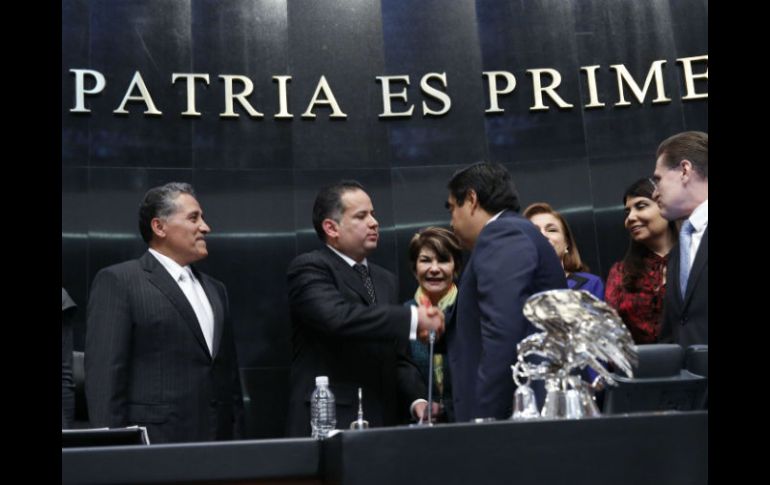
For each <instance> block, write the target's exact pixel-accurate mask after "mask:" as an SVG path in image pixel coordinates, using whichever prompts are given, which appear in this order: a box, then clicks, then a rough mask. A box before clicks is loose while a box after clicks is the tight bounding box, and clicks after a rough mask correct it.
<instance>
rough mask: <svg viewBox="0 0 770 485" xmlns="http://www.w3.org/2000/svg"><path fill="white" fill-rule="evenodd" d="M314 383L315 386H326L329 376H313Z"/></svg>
mask: <svg viewBox="0 0 770 485" xmlns="http://www.w3.org/2000/svg"><path fill="white" fill-rule="evenodd" d="M315 385H316V386H328V385H329V377H328V376H318V377H316V378H315Z"/></svg>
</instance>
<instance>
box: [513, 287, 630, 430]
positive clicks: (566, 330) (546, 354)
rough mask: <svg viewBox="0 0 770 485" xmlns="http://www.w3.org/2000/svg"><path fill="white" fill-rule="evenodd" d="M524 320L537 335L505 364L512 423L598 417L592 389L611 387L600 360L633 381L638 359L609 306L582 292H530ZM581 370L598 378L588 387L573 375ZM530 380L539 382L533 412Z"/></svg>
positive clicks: (526, 342) (628, 337)
mask: <svg viewBox="0 0 770 485" xmlns="http://www.w3.org/2000/svg"><path fill="white" fill-rule="evenodd" d="M524 316H525V317H526V318H527V319H528V320H529V321H530V322H532V324H533V325H534V326H535V327H537V328H538V329H539V330H541V332H538V333H535V334H532V335H530V336H529V337H526V338H525V339H524V340H522V341H521V342H519V345H518V347H517V352H518V359H517V362H516V364H515V365H513V366H511V367H512V370H513V379H514V382H515V383H516V385H517V386H518V387H517V389H516V392H515V394H514V410H513V415H512V416H511V418H512V419H532V418H538V417H546V418H583V417H591V416H598V415H600V414H601V413H600V412H599V408H598V407H597V405H596V401H595V399H594V394H593V392H594V390H595V389H598V388H600V386H603V385H604V383H606V384H609V385H616V381H615V380H614V379H613V378H612V374H611V373H610V372H609V371H608V370H607V369H606V368H605V367H604V365H602V362H608V363H611V364H612V365H613V366H615V368H617V369H618V370H620V371H622V372H623V373H624V374H626V375H627V376H629V377H633V366H634V365H636V364H637V359H638V358H637V354H636V347H635V346H634V341H633V339H632V337H631V333H630V332H629V331H628V328H627V327H626V326H625V324H624V323H623V320H622V319H621V318H620V316H618V314H617V312H616V311H615V310H614V309H613V308H611V307H610V306H609V305H607V304H606V303H605V302H603V301H601V300H599V299H598V298H596V297H595V296H593V295H592V294H590V293H588V292H587V291H581V290H566V289H560V290H549V291H543V292H540V293H536V294H534V295H532V296H531V297H529V298H528V299H527V302H526V303H525V304H524ZM532 357H537V358H536V359H532ZM533 361H536V362H537V363H533ZM586 366H588V367H590V368H592V369H593V370H594V371H595V372H596V373H597V374H598V376H599V377H597V378H596V380H595V381H594V382H593V383H592V384H590V385H589V384H588V383H585V382H583V380H582V379H581V378H580V375H577V374H579V371H580V370H582V369H583V368H585V367H586ZM576 371H577V372H576ZM531 380H543V381H545V388H546V391H547V394H546V398H545V404H544V405H543V409H542V411H538V410H537V405H536V404H535V399H534V392H533V391H532V389H531V388H530V387H529V381H531ZM602 381H603V382H602Z"/></svg>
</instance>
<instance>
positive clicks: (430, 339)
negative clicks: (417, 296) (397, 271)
mask: <svg viewBox="0 0 770 485" xmlns="http://www.w3.org/2000/svg"><path fill="white" fill-rule="evenodd" d="M421 303H422V305H423V306H424V307H426V308H430V307H431V303H430V300H429V299H428V297H426V296H424V295H423V297H422V302H421ZM435 342H436V331H435V330H431V331H430V332H428V343H429V345H430V351H429V354H428V426H433V344H434V343H435ZM423 416H425V414H424V413H423ZM420 421H422V418H421V419H420Z"/></svg>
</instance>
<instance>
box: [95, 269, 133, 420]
mask: <svg viewBox="0 0 770 485" xmlns="http://www.w3.org/2000/svg"><path fill="white" fill-rule="evenodd" d="M127 287H128V284H127V282H126V281H125V280H123V279H121V277H120V275H118V274H116V273H115V272H112V271H109V270H102V271H100V272H99V273H98V274H97V275H96V277H95V278H94V282H93V284H92V288H91V296H90V298H89V300H88V310H87V314H86V315H87V316H86V346H85V374H86V376H85V381H86V382H85V390H86V400H87V402H88V414H89V420H90V422H91V426H97V427H101V426H108V427H121V426H126V425H127V424H128V416H127V388H126V386H127V381H128V375H127V370H128V365H129V362H128V360H129V358H130V355H131V325H132V321H131V312H130V309H129V298H128V291H127Z"/></svg>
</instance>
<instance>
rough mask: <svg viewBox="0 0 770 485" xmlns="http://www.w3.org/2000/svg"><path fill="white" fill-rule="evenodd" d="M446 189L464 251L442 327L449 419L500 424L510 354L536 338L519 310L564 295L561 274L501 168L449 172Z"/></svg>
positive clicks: (509, 395) (508, 406)
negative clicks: (551, 293) (450, 315)
mask: <svg viewBox="0 0 770 485" xmlns="http://www.w3.org/2000/svg"><path fill="white" fill-rule="evenodd" d="M448 188H449V198H448V200H447V204H446V205H447V209H449V212H450V213H451V215H452V229H453V230H454V232H455V234H457V237H458V239H460V242H461V243H462V245H463V246H464V247H465V249H467V250H469V251H471V255H470V259H469V260H468V263H467V264H466V266H465V270H464V271H463V274H462V276H461V277H460V287H459V293H458V296H457V308H456V310H455V312H456V313H455V315H456V321H455V323H454V324H451V323H450V325H448V327H447V346H448V354H449V366H450V369H451V374H452V391H453V401H454V409H455V415H456V417H457V421H468V420H472V419H475V418H496V419H506V418H509V417H510V416H511V414H512V407H513V392H514V390H515V386H514V382H513V377H512V372H511V365H513V364H514V363H515V362H516V358H517V353H516V346H517V345H518V343H519V342H521V340H522V339H524V337H526V336H528V335H530V334H532V333H534V332H535V331H536V329H535V327H534V326H533V325H532V324H531V323H530V322H529V321H528V320H527V319H526V318H524V314H523V313H522V309H523V307H524V303H525V302H526V300H527V298H529V297H530V296H531V295H532V294H534V293H537V292H540V291H545V290H551V289H554V288H566V287H567V282H566V280H565V278H564V270H563V269H562V267H561V264H560V263H559V259H558V257H557V256H556V253H555V252H554V250H553V247H552V246H551V245H550V243H549V242H548V240H547V239H546V238H545V237H543V235H542V234H541V233H540V231H539V230H538V228H537V227H536V226H535V225H534V224H532V223H531V222H530V221H528V220H527V219H525V218H523V217H521V216H519V214H518V213H517V212H518V211H519V208H520V206H519V200H518V195H517V193H516V189H515V188H514V186H513V181H512V180H511V175H510V174H509V173H508V171H507V170H506V169H505V167H503V166H502V165H500V164H493V163H488V162H479V163H476V164H473V165H471V166H470V167H467V168H465V169H462V170H459V171H457V172H456V173H455V174H454V175H453V177H452V179H451V180H450V182H449V185H448ZM541 391H542V388H541ZM540 397H542V396H540Z"/></svg>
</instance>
